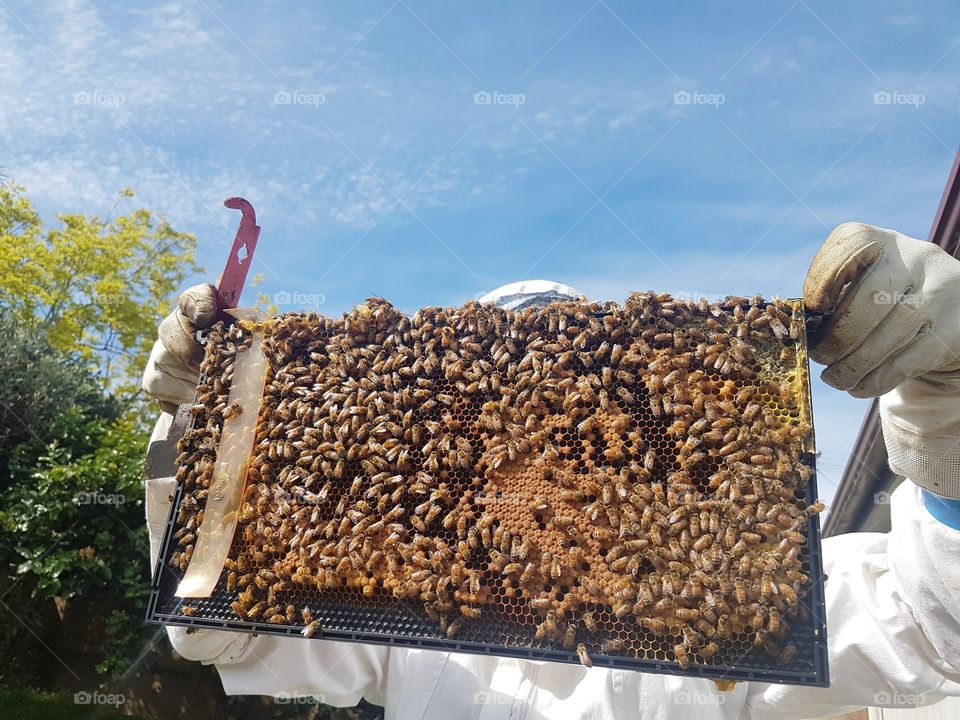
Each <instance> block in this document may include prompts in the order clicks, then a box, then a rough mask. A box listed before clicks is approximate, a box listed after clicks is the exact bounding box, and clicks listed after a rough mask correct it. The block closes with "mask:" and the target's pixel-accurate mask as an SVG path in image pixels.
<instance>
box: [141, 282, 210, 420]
mask: <svg viewBox="0 0 960 720" xmlns="http://www.w3.org/2000/svg"><path fill="white" fill-rule="evenodd" d="M216 319H217V300H216V289H215V288H214V287H213V285H211V284H209V283H205V284H202V285H194V286H193V287H191V288H188V289H187V290H185V291H184V293H183V294H182V295H181V296H180V299H179V301H178V303H177V308H176V309H175V310H174V311H173V312H172V313H170V314H169V315H167V317H165V318H164V319H163V322H161V323H160V327H159V328H158V335H159V339H158V340H157V342H156V343H154V345H153V350H152V351H151V352H150V359H149V360H148V361H147V367H146V369H145V370H144V371H143V389H144V390H145V391H146V392H147V393H148V394H149V395H151V396H152V397H154V398H155V399H156V400H158V401H159V402H160V407H161V408H163V410H164V411H165V412H169V413H175V412H176V411H177V405H179V404H180V403H187V402H191V401H192V400H193V396H194V393H195V391H196V387H197V379H198V378H199V377H200V363H201V361H202V360H203V347H202V346H201V345H200V343H198V342H197V340H196V333H197V330H203V329H205V328H208V327H210V326H211V325H213V323H214V322H215V321H216Z"/></svg>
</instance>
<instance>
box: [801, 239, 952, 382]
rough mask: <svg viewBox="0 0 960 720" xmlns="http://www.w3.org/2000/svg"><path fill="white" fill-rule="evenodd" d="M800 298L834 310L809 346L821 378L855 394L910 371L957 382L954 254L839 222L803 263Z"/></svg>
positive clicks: (896, 379)
mask: <svg viewBox="0 0 960 720" xmlns="http://www.w3.org/2000/svg"><path fill="white" fill-rule="evenodd" d="M803 298H804V302H805V303H806V305H807V308H809V309H811V310H818V311H820V312H824V313H832V317H830V318H827V319H826V320H825V321H824V326H823V327H822V328H821V329H820V331H819V332H818V334H817V336H816V337H815V338H814V339H813V344H812V345H811V346H810V348H809V352H810V357H811V358H812V359H813V360H816V361H817V362H819V363H823V364H824V365H826V366H827V369H826V370H824V371H823V374H822V378H823V380H824V382H826V383H828V384H830V385H833V386H834V387H836V388H839V389H841V390H846V391H848V392H849V393H850V394H851V395H854V396H855V397H874V396H879V395H883V394H884V393H886V392H888V391H890V390H892V389H893V388H895V387H897V386H898V385H900V384H901V383H903V382H904V381H906V380H910V379H913V378H922V379H923V380H928V381H933V382H939V383H947V384H952V385H954V386H960V312H958V310H960V261H958V260H956V259H955V258H953V257H951V256H950V255H949V254H947V253H946V252H944V251H943V250H942V249H940V248H939V247H938V246H936V245H934V244H933V243H929V242H922V241H920V240H914V239H913V238H909V237H907V236H905V235H901V234H900V233H898V232H895V231H893V230H885V229H883V228H877V227H873V226H871V225H863V224H861V223H844V224H843V225H839V226H838V227H837V228H836V229H834V231H833V232H832V233H830V236H829V237H828V238H827V240H826V242H824V244H823V246H822V247H821V248H820V251H819V252H818V253H817V255H816V257H814V259H813V262H812V263H811V265H810V269H809V270H808V271H807V278H806V280H805V281H804V284H803Z"/></svg>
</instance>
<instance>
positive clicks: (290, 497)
mask: <svg viewBox="0 0 960 720" xmlns="http://www.w3.org/2000/svg"><path fill="white" fill-rule="evenodd" d="M261 327H262V329H263V330H264V332H265V334H266V339H265V345H264V347H265V352H266V355H267V359H268V361H269V369H268V375H267V382H266V386H265V390H264V395H263V399H262V401H261V404H260V408H259V416H258V420H257V430H256V438H255V441H254V448H253V451H252V453H251V457H250V461H249V467H248V471H247V472H248V474H247V478H246V488H245V492H244V500H243V504H242V507H241V510H240V514H239V520H238V525H237V530H236V533H235V536H234V540H233V543H232V546H231V549H230V553H229V558H228V560H227V562H226V565H225V568H224V571H223V573H222V576H221V578H220V580H219V584H218V586H217V589H216V591H215V593H214V595H213V596H212V597H211V598H205V599H187V600H186V601H180V600H179V599H175V598H172V597H167V598H166V600H165V603H166V615H165V617H166V618H167V620H169V621H172V622H177V621H178V618H179V620H181V621H186V619H187V618H190V619H193V618H206V619H210V620H216V621H223V622H229V623H231V626H232V627H237V626H238V624H239V625H240V626H242V625H244V624H249V625H250V626H251V627H253V626H255V627H256V628H257V631H258V632H263V631H267V632H269V631H270V629H271V627H276V628H277V631H278V632H279V631H283V632H286V633H289V632H292V631H293V630H292V629H294V628H295V629H297V630H300V631H301V632H302V633H303V634H304V635H306V636H308V637H309V636H313V635H316V636H332V635H331V633H332V634H333V635H335V634H336V631H347V632H360V633H365V637H367V638H368V639H375V638H376V636H378V635H383V636H387V637H406V638H414V639H415V638H434V639H444V640H445V641H446V640H447V639H449V642H450V646H451V648H452V649H474V650H478V649H479V650H482V649H484V648H486V649H492V650H493V652H497V651H498V650H499V651H504V650H505V649H509V648H526V649H541V650H542V651H543V657H549V658H551V659H566V660H568V661H570V660H574V661H575V660H579V661H580V662H583V663H584V664H587V665H589V664H591V663H592V661H593V660H594V659H597V658H617V659H619V660H620V661H621V665H622V664H623V663H626V664H627V665H629V664H630V663H635V664H636V665H637V666H638V667H644V666H650V665H651V663H657V664H659V666H660V667H664V666H665V667H667V668H668V669H669V671H671V672H681V673H682V672H685V671H688V670H689V669H695V668H700V669H704V668H705V669H707V670H708V671H709V672H708V674H710V673H712V674H713V675H715V676H717V675H719V674H720V673H721V671H722V670H723V669H724V668H731V667H734V666H743V665H744V664H745V663H746V664H748V665H750V666H751V667H758V668H767V669H770V668H781V669H787V670H794V671H810V670H811V669H812V667H813V664H814V663H815V661H816V658H815V657H814V654H815V653H813V651H812V647H813V645H812V644H811V642H812V640H813V639H814V638H815V636H818V635H819V634H820V631H819V630H817V628H816V618H813V617H811V609H810V608H811V606H810V605H809V603H807V602H804V599H805V598H806V596H807V594H808V593H809V592H810V591H811V589H815V588H817V586H818V582H817V581H818V580H819V579H820V578H818V577H814V578H811V572H812V568H813V565H811V553H810V550H811V548H810V543H811V542H813V543H818V537H817V536H816V532H815V528H816V522H815V521H816V514H817V513H818V512H819V511H820V510H821V509H822V508H823V506H822V504H820V503H819V502H816V503H810V502H809V499H808V498H809V492H808V484H809V482H810V478H811V473H812V470H811V465H812V450H813V436H812V426H811V419H810V405H809V388H808V376H807V367H806V355H805V346H804V329H803V315H802V308H801V307H800V305H799V303H797V302H787V301H780V300H775V301H772V302H766V301H764V300H763V299H762V298H759V297H757V298H753V299H750V300H748V299H745V298H736V297H731V298H727V299H726V300H725V301H723V302H721V303H715V304H711V303H708V302H707V301H705V300H704V301H700V302H681V301H678V300H674V299H673V298H671V297H670V296H669V295H666V294H653V293H634V294H632V295H631V296H630V297H629V298H628V299H627V301H626V302H625V303H624V304H623V305H622V306H620V305H618V304H615V303H605V304H600V303H591V302H585V301H584V302H564V303H554V304H551V305H549V306H547V307H546V308H542V309H537V308H528V309H526V310H523V311H519V312H513V311H507V310H503V309H500V308H495V307H490V306H483V305H479V304H477V303H474V302H471V303H468V304H466V305H465V306H463V307H461V308H447V309H444V308H438V307H431V308H424V309H422V310H420V311H419V312H417V313H416V314H415V315H413V316H407V315H405V314H403V313H401V312H399V311H397V310H396V309H395V308H393V306H391V305H390V304H389V303H388V302H387V301H385V300H383V299H381V298H371V299H369V300H367V302H366V303H364V304H362V305H359V306H357V307H356V308H355V309H354V310H353V312H351V313H349V314H347V315H345V316H343V317H342V318H341V319H339V320H334V319H331V318H326V317H322V316H318V315H317V314H315V313H307V314H287V315H283V316H280V317H278V318H275V319H272V320H269V321H266V322H265V323H263V324H262V325H261ZM249 339H250V327H249V326H247V325H244V324H237V325H233V326H222V325H221V326H217V327H216V328H214V329H213V331H212V332H211V334H210V338H209V340H208V344H207V354H206V358H205V361H204V365H203V368H202V371H203V375H202V378H201V382H200V385H199V387H198V394H197V402H196V404H195V405H194V406H193V407H192V408H191V413H192V414H193V422H192V427H190V428H189V429H188V430H187V432H186V434H185V435H184V437H183V439H182V440H181V445H180V449H181V454H180V456H179V458H178V464H179V471H178V475H177V477H178V480H179V485H180V488H181V492H180V495H179V498H180V500H179V504H178V505H177V507H176V508H175V510H174V515H173V517H172V521H171V522H172V525H171V528H170V533H169V536H168V541H167V545H166V547H165V550H164V558H165V562H166V563H167V565H168V566H169V568H171V569H172V570H174V571H175V572H177V573H182V572H183V571H184V570H185V569H186V567H187V566H188V564H189V561H190V557H191V554H192V551H193V547H194V545H195V542H196V537H197V533H198V528H199V527H202V520H203V508H204V503H205V499H206V495H207V491H208V488H209V484H210V478H211V473H212V470H213V467H214V460H215V457H216V451H217V447H218V442H219V436H220V431H221V429H222V427H223V422H224V418H225V416H226V417H229V416H230V415H231V414H232V413H235V412H237V410H236V408H233V407H231V406H229V405H228V402H227V397H228V394H229V389H230V378H231V372H232V366H233V360H234V358H235V356H236V354H237V352H238V351H241V350H242V349H243V348H244V347H245V346H246V345H247V344H248V343H249ZM808 503H809V504H808ZM361 639H362V638H361ZM821 639H822V638H821ZM554 651H560V652H554Z"/></svg>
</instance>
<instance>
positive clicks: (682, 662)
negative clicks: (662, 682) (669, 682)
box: [673, 645, 690, 668]
mask: <svg viewBox="0 0 960 720" xmlns="http://www.w3.org/2000/svg"><path fill="white" fill-rule="evenodd" d="M673 655H674V657H675V658H676V659H677V664H678V665H679V666H680V667H682V668H686V667H689V666H690V657H689V656H688V655H687V651H686V649H685V648H684V647H683V645H674V646H673Z"/></svg>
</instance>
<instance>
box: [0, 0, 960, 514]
mask: <svg viewBox="0 0 960 720" xmlns="http://www.w3.org/2000/svg"><path fill="white" fill-rule="evenodd" d="M0 37H2V38H3V42H2V43H0V166H2V167H3V169H4V172H5V174H7V175H8V176H10V177H11V178H13V179H14V180H16V181H18V182H20V183H21V184H24V185H26V187H27V189H28V192H29V194H30V196H31V197H32V198H33V199H34V200H35V201H36V202H37V203H38V205H39V206H40V208H41V210H42V211H43V212H44V213H45V214H47V215H52V214H53V213H55V212H58V211H84V212H101V213H104V214H105V213H106V212H107V211H108V209H109V207H110V206H111V205H112V204H113V203H114V201H115V197H116V193H117V191H118V190H119V189H120V188H122V187H124V186H126V185H131V186H133V187H134V188H135V190H136V191H137V194H138V198H139V201H140V202H142V203H143V204H144V205H146V206H148V207H150V208H151V209H153V210H156V211H158V212H162V213H164V214H166V215H167V217H168V218H169V219H170V220H171V221H172V222H173V224H174V225H175V226H176V227H177V228H179V229H182V230H189V231H192V232H194V233H196V234H197V236H198V237H199V239H200V246H199V254H200V261H201V263H202V264H203V265H204V266H205V267H206V268H207V270H208V271H209V275H210V277H211V278H215V276H216V275H217V274H218V273H219V271H220V269H221V267H222V264H223V261H224V256H225V253H226V250H227V248H228V247H229V243H230V242H231V240H232V237H233V229H234V227H235V224H236V220H237V218H236V217H235V215H234V213H233V212H232V211H228V210H225V209H223V208H222V206H221V205H220V202H221V201H222V199H223V198H224V197H226V196H228V195H243V196H245V197H246V198H247V199H249V200H251V201H252V202H253V203H254V205H255V206H256V208H257V211H258V215H259V221H260V224H261V226H262V227H263V232H262V235H261V244H260V247H259V249H258V251H257V253H256V257H255V260H254V271H255V272H262V273H263V274H264V282H263V284H262V285H261V287H260V289H261V290H262V291H263V292H265V293H267V294H269V295H272V296H275V297H278V298H280V299H283V298H284V295H283V293H287V294H290V295H291V296H293V295H296V294H299V296H298V297H301V298H304V297H305V296H308V297H306V298H305V299H307V300H308V301H309V302H314V301H322V305H321V306H320V310H321V311H322V312H325V313H329V314H338V313H340V312H343V311H344V310H346V309H349V308H350V307H351V306H352V305H353V304H355V303H356V302H358V301H360V300H362V299H363V298H365V297H366V296H368V295H372V294H376V295H382V296H384V297H387V298H389V299H391V300H392V301H393V302H395V303H396V304H397V305H399V306H400V307H402V308H404V309H406V310H414V309H416V308H417V307H420V306H422V305H428V304H460V303H462V302H464V301H465V300H467V299H469V298H471V297H475V296H477V295H478V294H479V293H482V292H483V291H485V290H487V289H490V288H492V287H495V286H497V285H500V284H503V283H506V282H510V281H513V280H517V279H522V278H532V277H547V278H553V279H557V280H561V281H564V282H567V283H568V284H571V285H573V286H575V287H577V288H579V289H580V290H581V291H583V292H585V293H587V294H589V295H591V296H593V297H596V298H598V299H615V300H622V299H623V298H624V297H625V295H626V293H627V292H629V291H630V290H640V289H657V290H668V291H671V292H675V293H685V294H708V295H716V294H725V293H730V292H733V293H738V294H745V295H747V294H754V293H756V292H762V293H765V294H767V295H775V294H776V295H780V296H784V297H788V296H796V295H798V294H799V292H800V288H801V284H802V280H803V275H804V272H805V270H806V268H807V265H808V264H809V260H810V258H811V257H812V255H813V253H814V252H815V250H816V248H817V247H818V245H819V244H820V242H821V241H822V239H823V238H824V237H825V236H826V234H827V233H828V232H829V230H830V228H831V227H833V226H834V225H836V224H838V223H840V222H843V221H845V220H861V221H864V222H869V223H873V224H876V225H881V226H887V227H894V228H896V229H899V230H901V231H902V232H905V233H907V234H912V235H914V236H919V237H926V234H927V231H928V229H929V226H930V222H931V220H932V218H933V215H934V212H935V210H936V204H937V201H938V199H939V197H940V192H941V190H942V187H943V184H944V181H945V178H946V175H947V173H948V171H949V168H950V164H951V162H952V159H953V155H954V153H955V151H956V148H957V141H958V137H957V124H956V117H957V109H958V99H960V94H958V89H957V78H958V77H960V73H958V69H960V68H958V65H960V47H957V46H958V44H960V8H958V7H957V6H956V5H955V4H953V3H948V2H917V3H912V4H910V5H909V6H908V7H907V6H904V5H903V4H902V3H891V2H876V3H870V4H868V5H864V4H854V3H847V4H839V3H828V2H819V1H817V2H814V1H812V0H797V1H796V2H754V3H722V4H720V3H712V2H693V3H684V4H682V6H678V7H671V5H670V4H666V3H638V2H632V3H627V2H614V1H613V0H597V1H596V2H593V1H592V0H580V1H577V2H574V1H554V2H549V3H548V2H527V3H513V2H475V3H466V2H449V1H448V2H443V3H439V2H434V3H425V2H420V1H416V0H396V1H390V0H388V1H387V2H369V3H345V2H344V3H313V4H306V3H301V4H295V3H285V2H258V3H246V2H236V3H225V2H224V3H216V2H212V1H209V0H197V1H196V2H190V1H187V2H183V3H177V2H174V3H169V4H161V3H143V2H131V3H126V4H124V5H122V6H121V7H117V4H112V3H111V4H108V3H98V2H83V1H79V0H78V1H74V2H48V3H32V2H25V1H23V0H18V1H16V2H11V0H0ZM309 296H313V297H309ZM252 297H253V295H252V293H251V294H250V295H248V296H247V298H248V299H252ZM281 309H285V310H286V309H294V308H292V307H283V308H281ZM864 407H865V406H864V404H863V402H862V401H856V400H853V399H850V398H848V397H846V396H845V395H843V394H841V393H838V392H834V391H832V390H829V389H828V388H825V387H824V386H823V385H822V384H819V382H818V383H817V385H816V387H815V408H816V419H817V424H818V442H819V445H820V447H821V449H822V458H821V485H822V487H823V494H824V495H825V496H827V497H829V496H830V495H832V492H833V487H834V485H835V483H836V481H837V480H838V479H839V476H840V473H841V471H842V468H843V466H844V464H845V459H846V455H847V453H848V451H849V447H850V444H851V443H852V440H853V438H854V437H855V434H856V431H857V429H858V427H859V423H860V418H861V416H862V412H863V410H864Z"/></svg>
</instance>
